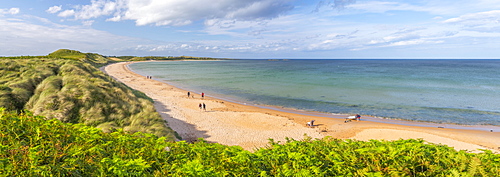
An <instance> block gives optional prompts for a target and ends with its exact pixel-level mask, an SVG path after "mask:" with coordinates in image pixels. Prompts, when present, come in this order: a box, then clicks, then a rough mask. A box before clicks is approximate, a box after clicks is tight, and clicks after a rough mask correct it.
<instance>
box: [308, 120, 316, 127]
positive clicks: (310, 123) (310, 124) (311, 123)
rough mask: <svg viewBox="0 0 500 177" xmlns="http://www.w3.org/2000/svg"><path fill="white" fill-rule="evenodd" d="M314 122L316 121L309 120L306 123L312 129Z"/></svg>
mask: <svg viewBox="0 0 500 177" xmlns="http://www.w3.org/2000/svg"><path fill="white" fill-rule="evenodd" d="M314 121H316V120H311V122H307V126H310V127H313V126H314Z"/></svg>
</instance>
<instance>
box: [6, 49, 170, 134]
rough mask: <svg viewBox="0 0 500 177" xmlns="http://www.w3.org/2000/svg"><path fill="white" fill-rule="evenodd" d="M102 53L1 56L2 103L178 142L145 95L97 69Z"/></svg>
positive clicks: (35, 112)
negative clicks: (150, 134) (24, 56)
mask: <svg viewBox="0 0 500 177" xmlns="http://www.w3.org/2000/svg"><path fill="white" fill-rule="evenodd" d="M111 61H112V60H109V59H107V58H106V57H103V56H101V55H98V54H91V53H81V52H78V51H72V50H65V49H62V50H58V51H56V52H54V53H51V54H49V55H48V56H43V57H26V58H23V57H16V58H12V57H11V58H0V107H5V108H7V109H8V110H15V111H21V110H24V109H26V110H30V111H32V112H33V113H34V114H35V115H41V116H45V117H47V118H56V119H59V120H61V121H63V122H69V123H83V124H85V125H89V126H94V127H98V128H101V129H102V130H103V131H104V132H111V131H114V130H116V129H119V128H122V129H124V130H125V131H128V132H132V133H133V132H138V131H140V132H145V133H152V134H155V135H157V136H165V137H167V139H169V140H174V139H175V138H174V137H175V132H173V131H172V130H171V129H170V128H169V127H168V126H167V125H166V122H165V121H164V120H163V119H162V118H161V117H160V115H159V114H158V113H157V112H156V110H155V109H154V106H153V104H152V100H151V99H150V98H148V97H147V96H145V95H144V94H143V93H140V92H138V91H135V90H132V89H130V88H128V87H127V86H125V85H123V84H121V83H119V82H116V81H114V80H113V79H112V78H110V77H109V76H107V75H106V74H104V73H103V72H101V71H100V70H99V69H98V68H97V67H98V66H103V65H106V64H108V63H109V62H111Z"/></svg>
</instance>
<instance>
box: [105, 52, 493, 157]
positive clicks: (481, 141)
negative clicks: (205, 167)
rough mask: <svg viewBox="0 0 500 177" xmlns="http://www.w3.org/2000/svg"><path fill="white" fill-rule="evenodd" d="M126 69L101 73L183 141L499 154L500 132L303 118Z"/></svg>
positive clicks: (118, 66) (110, 68)
mask: <svg viewBox="0 0 500 177" xmlns="http://www.w3.org/2000/svg"><path fill="white" fill-rule="evenodd" d="M128 64H130V62H122V63H116V64H112V65H108V66H106V67H105V68H104V71H105V72H106V73H107V74H108V75H110V76H112V77H113V78H115V79H116V80H118V81H120V82H122V83H124V84H126V85H128V86H129V87H131V88H133V89H136V90H139V91H141V92H144V93H145V94H146V95H148V96H149V97H151V98H152V99H154V100H155V103H154V104H155V107H156V110H157V111H158V112H159V113H160V115H161V116H162V117H163V118H164V119H165V120H166V121H167V122H168V125H169V126H170V127H171V128H172V129H173V130H174V131H176V132H177V133H178V134H179V135H180V136H181V137H182V138H183V140H186V141H195V140H197V139H198V138H204V139H205V140H206V141H209V142H216V143H220V144H224V145H230V146H233V145H235V146H241V147H243V148H244V149H247V150H254V149H256V148H260V147H265V146H266V145H267V144H268V142H269V139H274V141H281V142H284V141H286V139H285V138H286V137H289V138H293V139H296V140H300V139H303V138H304V135H307V136H309V137H312V138H323V137H325V136H331V137H333V138H339V139H356V140H362V141H366V140H370V139H383V140H398V139H410V138H411V139H423V140H425V141H427V142H430V143H435V144H443V145H447V146H450V147H453V148H455V149H457V150H468V151H472V152H480V151H477V150H478V149H489V150H492V151H494V152H497V153H498V152H500V132H496V131H494V132H490V131H485V130H466V129H451V128H442V127H437V126H436V127H423V126H418V124H415V125H417V126H408V125H398V124H389V123H380V122H373V121H366V120H363V119H364V118H367V116H364V115H363V116H362V118H361V121H351V122H347V123H344V118H345V117H346V115H335V116H334V117H333V118H331V117H321V116H312V115H303V114H298V113H294V112H289V111H280V110H274V109H267V108H261V107H255V106H249V105H242V104H236V103H232V102H228V101H224V100H219V99H214V98H211V97H210V93H205V94H206V95H205V97H204V98H202V97H201V95H200V94H201V93H191V94H190V97H188V95H187V93H188V92H187V91H185V90H181V89H178V88H176V87H173V86H170V85H168V84H166V83H163V82H160V81H157V80H154V79H147V78H146V77H145V76H141V75H138V74H136V73H134V72H132V71H130V70H129V69H128V68H127V65H128ZM199 104H205V105H206V110H203V108H201V109H200V107H199ZM312 114H314V113H312ZM318 115H320V114H318ZM311 120H315V126H313V127H310V126H306V123H307V122H309V121H311Z"/></svg>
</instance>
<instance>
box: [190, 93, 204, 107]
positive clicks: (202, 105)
mask: <svg viewBox="0 0 500 177" xmlns="http://www.w3.org/2000/svg"><path fill="white" fill-rule="evenodd" d="M187 96H188V98H194V96H193V95H191V92H187ZM201 98H202V99H203V98H205V93H203V92H201ZM198 107H200V110H202V109H203V110H204V111H206V110H207V105H205V103H200V104H198Z"/></svg>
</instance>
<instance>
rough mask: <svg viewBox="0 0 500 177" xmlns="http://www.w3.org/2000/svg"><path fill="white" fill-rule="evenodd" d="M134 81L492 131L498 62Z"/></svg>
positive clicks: (170, 74)
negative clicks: (481, 126) (477, 126)
mask: <svg viewBox="0 0 500 177" xmlns="http://www.w3.org/2000/svg"><path fill="white" fill-rule="evenodd" d="M129 67H130V68H131V69H132V70H133V71H134V72H137V73H139V74H141V75H151V76H153V77H154V78H155V79H157V80H160V81H163V82H167V83H169V84H172V85H175V86H177V87H180V88H183V89H186V90H190V91H194V92H205V93H206V94H207V95H208V96H215V97H219V98H224V99H227V100H232V101H237V102H241V103H249V104H257V105H274V106H279V107H285V108H292V109H299V110H306V111H319V112H326V113H342V114H354V113H359V114H364V115H373V116H378V117H387V118H393V119H403V120H411V121H424V122H435V123H451V124H465V125H500V78H499V77H498V76H500V60H288V61H267V60H224V61H168V62H141V63H134V64H131V65H130V66H129Z"/></svg>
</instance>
